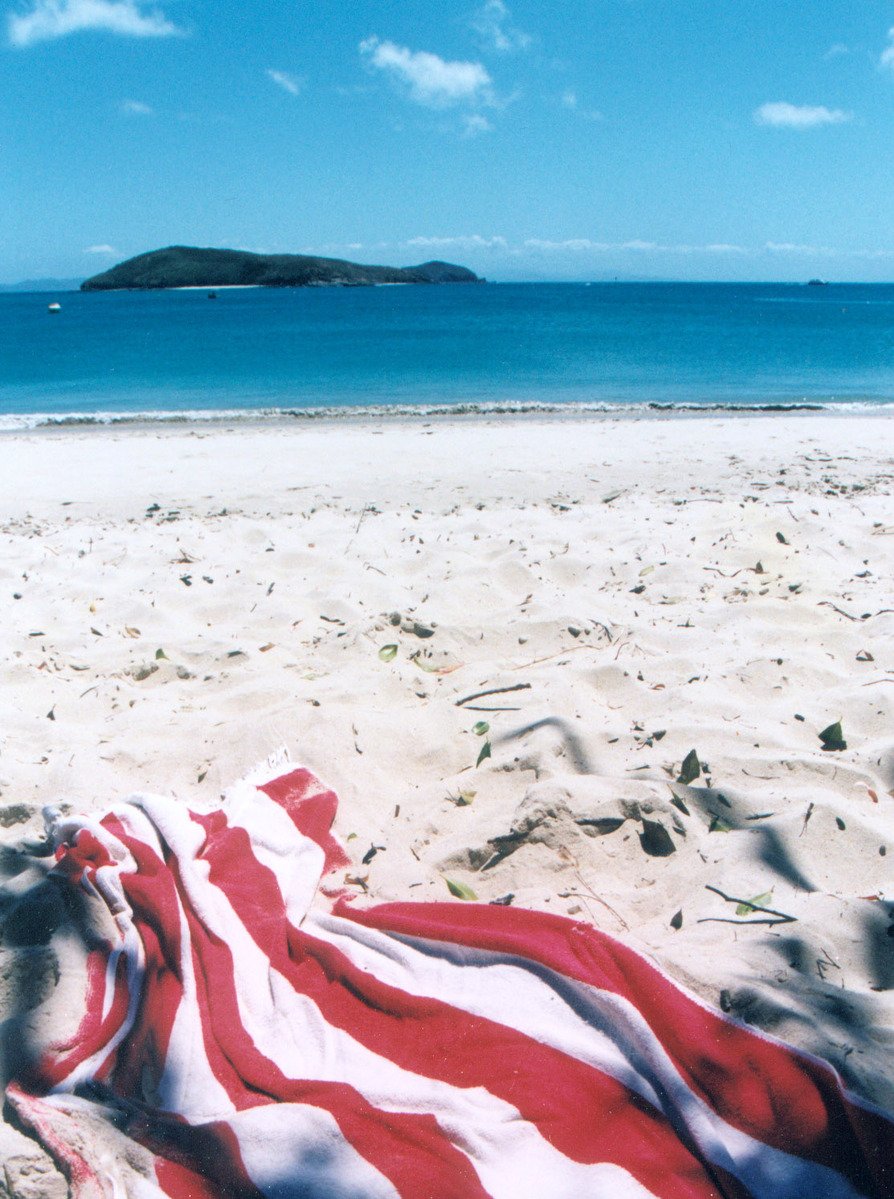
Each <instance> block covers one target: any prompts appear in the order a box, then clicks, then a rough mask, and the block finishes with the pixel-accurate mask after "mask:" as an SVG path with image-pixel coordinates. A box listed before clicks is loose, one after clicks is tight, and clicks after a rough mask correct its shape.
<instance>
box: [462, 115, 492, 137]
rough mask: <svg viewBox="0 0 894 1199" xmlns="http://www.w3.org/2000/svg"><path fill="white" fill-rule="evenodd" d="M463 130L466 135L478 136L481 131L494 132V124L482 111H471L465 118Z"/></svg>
mask: <svg viewBox="0 0 894 1199" xmlns="http://www.w3.org/2000/svg"><path fill="white" fill-rule="evenodd" d="M463 132H464V133H465V135H466V137H477V136H478V135H479V133H491V132H493V125H492V124H491V123H490V121H489V120H488V119H487V117H483V116H482V115H481V113H480V112H470V113H468V114H467V115H466V116H465V117H464V118H463Z"/></svg>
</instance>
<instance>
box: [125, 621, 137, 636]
mask: <svg viewBox="0 0 894 1199" xmlns="http://www.w3.org/2000/svg"><path fill="white" fill-rule="evenodd" d="M124 632H125V633H126V634H127V636H128V637H139V636H140V630H139V629H135V628H134V627H133V625H129V624H128V625H125V626H124Z"/></svg>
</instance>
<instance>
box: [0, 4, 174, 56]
mask: <svg viewBox="0 0 894 1199" xmlns="http://www.w3.org/2000/svg"><path fill="white" fill-rule="evenodd" d="M86 30H101V31H103V32H105V33H116V34H120V35H121V36H123V37H172V36H174V35H176V34H180V33H182V30H180V29H178V28H177V26H176V25H174V24H173V23H172V22H171V21H169V20H168V19H167V17H166V16H165V15H164V13H163V12H162V11H161V9H159V8H147V7H146V6H145V5H144V4H142V3H141V0H32V4H31V7H30V8H29V9H27V10H26V11H25V12H22V13H11V14H10V16H9V18H8V23H7V32H8V35H9V40H10V43H11V44H12V45H13V46H32V45H34V44H35V42H46V41H52V40H54V39H55V38H60V37H67V36H68V35H69V34H72V33H82V32H84V31H86Z"/></svg>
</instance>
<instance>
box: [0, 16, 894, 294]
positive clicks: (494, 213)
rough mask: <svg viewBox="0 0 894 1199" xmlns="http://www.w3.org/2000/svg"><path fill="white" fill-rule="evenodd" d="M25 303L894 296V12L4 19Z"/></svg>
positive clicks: (9, 236)
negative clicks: (104, 295) (324, 283)
mask: <svg viewBox="0 0 894 1199" xmlns="http://www.w3.org/2000/svg"><path fill="white" fill-rule="evenodd" d="M0 17H2V24H0V56H2V62H0V156H2V177H0V180H2V182H0V229H2V230H3V234H2V236H0V282H13V281H17V280H20V279H24V278H35V277H41V276H48V275H49V276H58V277H73V276H77V277H83V276H86V275H90V274H94V273H96V272H97V271H99V270H102V269H105V267H107V266H109V265H111V264H112V263H114V262H116V261H119V260H120V259H123V258H126V257H129V256H131V255H133V254H137V253H141V252H142V251H145V250H149V249H155V248H157V247H160V246H164V245H170V244H172V243H184V244H192V245H208V246H231V247H241V248H246V249H254V250H261V251H271V252H314V253H323V254H329V255H332V256H334V257H345V258H352V259H355V260H357V261H365V262H387V263H393V264H396V265H404V264H409V263H413V262H419V261H424V260H426V259H429V258H444V259H448V260H451V261H456V262H462V263H465V264H466V265H468V266H471V267H472V268H473V269H475V270H477V271H479V272H480V273H482V274H485V275H487V276H488V277H489V278H493V279H498V280H499V279H603V278H612V277H614V276H620V277H625V278H629V277H636V278H649V277H653V278H685V279H779V280H785V279H793V280H802V279H805V278H808V277H810V276H814V275H820V276H822V277H824V278H829V279H865V280H890V279H894V154H892V149H894V2H892V0H858V2H856V3H855V0H822V2H820V0H785V2H784V3H780V2H779V0H772V2H771V0H747V3H728V2H725V0H552V3H550V4H545V3H543V2H542V0H541V2H540V3H534V2H533V0H511V2H510V0H505V2H504V0H471V2H470V3H462V2H456V0H442V3H441V4H440V5H438V6H435V5H433V4H432V3H431V0H353V2H352V3H350V4H348V3H345V2H344V0H317V2H316V3H309V2H307V0H254V2H252V3H245V2H244V0H243V2H242V3H236V2H235V0H158V2H157V3H155V2H153V0H150V2H147V3H143V2H142V0H0Z"/></svg>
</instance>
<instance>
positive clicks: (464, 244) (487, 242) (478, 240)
mask: <svg viewBox="0 0 894 1199" xmlns="http://www.w3.org/2000/svg"><path fill="white" fill-rule="evenodd" d="M404 245H406V246H413V247H415V248H420V247H421V248H422V249H426V250H430V249H438V250H443V249H444V248H445V247H451V246H452V247H459V248H460V249H465V250H505V249H507V248H508V243H507V241H506V238H505V237H482V236H481V234H480V233H471V234H466V235H464V236H461V237H411V238H410V239H409V240H408V241H406V242H404Z"/></svg>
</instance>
